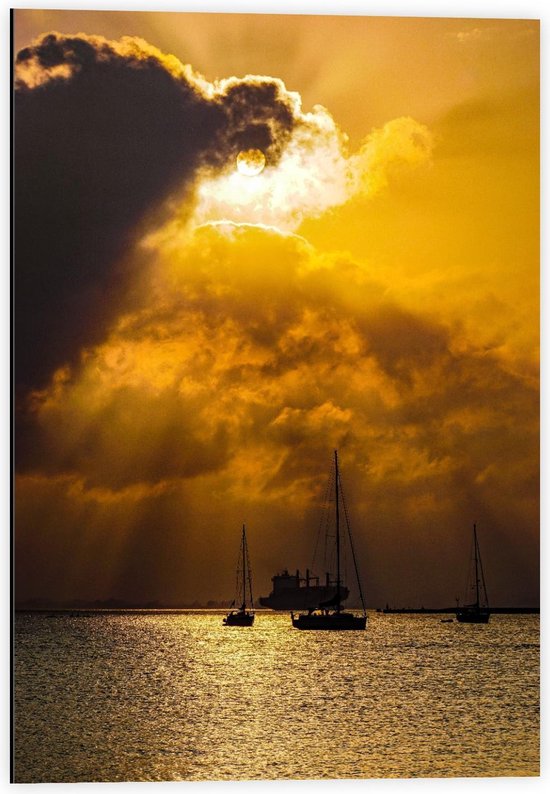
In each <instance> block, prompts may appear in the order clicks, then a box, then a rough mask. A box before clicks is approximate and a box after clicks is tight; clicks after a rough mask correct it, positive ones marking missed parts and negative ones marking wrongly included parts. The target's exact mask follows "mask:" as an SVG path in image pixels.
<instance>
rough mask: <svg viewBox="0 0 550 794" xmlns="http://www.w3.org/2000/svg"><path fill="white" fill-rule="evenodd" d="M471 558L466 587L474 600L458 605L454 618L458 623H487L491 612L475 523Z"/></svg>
mask: <svg viewBox="0 0 550 794" xmlns="http://www.w3.org/2000/svg"><path fill="white" fill-rule="evenodd" d="M472 558H473V559H472V566H471V569H470V574H469V578H470V582H469V584H470V587H469V588H468V592H470V591H471V590H473V591H474V593H475V601H474V602H473V603H471V604H466V605H465V606H463V607H458V608H457V610H456V619H457V621H458V622H459V623H488V622H489V617H490V615H491V612H490V610H489V599H488V598H487V588H486V586H485V576H484V574H483V565H482V563H481V553H480V551H479V542H478V539H477V528H476V525H475V524H474V536H473V552H472ZM472 576H473V581H472Z"/></svg>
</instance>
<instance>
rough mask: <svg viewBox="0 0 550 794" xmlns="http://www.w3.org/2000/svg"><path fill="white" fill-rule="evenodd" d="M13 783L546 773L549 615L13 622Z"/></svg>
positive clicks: (25, 617) (101, 617)
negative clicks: (469, 619) (358, 623)
mask: <svg viewBox="0 0 550 794" xmlns="http://www.w3.org/2000/svg"><path fill="white" fill-rule="evenodd" d="M15 628H16V656H15V658H16V665H15V671H16V674H15V751H16V752H15V755H16V758H15V778H16V781H17V782H47V781H108V780H110V781H121V780H132V781H136V780H220V779H259V778H263V779H283V778H296V779H303V778H359V777H363V778H366V777H434V776H435V777H439V776H442V777H446V776H494V775H506V776H508V775H520V776H521V775H538V774H539V620H538V617H537V616H528V615H519V616H508V615H493V616H492V618H491V622H490V623H489V625H487V626H475V625H470V626H469V625H461V624H458V623H456V622H453V623H442V622H441V616H438V615H382V614H376V613H374V614H371V615H369V623H368V627H367V631H365V632H361V631H358V632H342V633H340V632H300V631H298V630H296V629H293V628H292V627H291V625H290V618H289V616H288V615H278V614H273V613H268V614H264V613H259V614H257V616H256V625H255V626H254V627H253V628H226V627H224V626H223V625H222V615H221V614H220V613H217V612H202V613H201V612H194V613H192V612H189V613H177V614H175V613H162V612H157V613H139V612H138V613H118V614H113V613H90V614H88V615H84V616H70V615H68V614H58V615H46V614H36V613H35V614H18V615H17V617H16V621H15Z"/></svg>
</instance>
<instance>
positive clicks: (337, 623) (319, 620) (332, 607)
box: [291, 450, 367, 631]
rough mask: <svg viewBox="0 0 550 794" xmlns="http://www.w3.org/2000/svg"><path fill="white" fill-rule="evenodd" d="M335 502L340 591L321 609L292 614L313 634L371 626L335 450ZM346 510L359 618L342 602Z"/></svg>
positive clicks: (298, 624)
mask: <svg viewBox="0 0 550 794" xmlns="http://www.w3.org/2000/svg"><path fill="white" fill-rule="evenodd" d="M334 492H335V496H334V502H335V545H336V581H335V585H336V592H335V593H334V595H333V596H332V597H331V598H329V599H327V600H325V601H321V602H320V603H319V604H318V605H317V607H311V608H309V609H308V611H307V612H305V613H302V614H299V615H294V612H291V620H292V625H293V626H294V628H296V629H302V630H309V631H349V630H362V629H364V628H365V627H366V625H367V611H366V609H365V602H364V599H363V593H362V590H361V581H360V578H359V571H358V568H357V561H356V558H355V551H354V548H353V540H352V537H351V530H350V526H349V521H348V518H347V510H346V506H345V503H344V502H343V495H342V488H341V482H340V472H339V469H338V451H337V450H334ZM341 501H342V506H343V508H344V515H345V519H346V521H345V523H346V528H347V536H348V540H349V546H350V549H351V553H352V556H353V564H354V570H355V575H356V577H357V586H358V589H359V596H360V598H361V605H362V607H363V614H362V615H355V614H354V613H353V612H345V611H344V610H343V608H342V601H344V600H345V599H346V598H347V594H348V589H347V588H346V587H344V585H343V582H342V576H341V537H340V503H341Z"/></svg>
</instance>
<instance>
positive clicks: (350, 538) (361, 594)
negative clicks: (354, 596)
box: [340, 480, 367, 614]
mask: <svg viewBox="0 0 550 794" xmlns="http://www.w3.org/2000/svg"><path fill="white" fill-rule="evenodd" d="M340 495H341V497H342V505H343V507H344V517H345V519H346V527H347V530H348V537H349V545H350V548H351V556H352V558H353V567H354V568H355V576H356V578H357V586H358V588H359V598H360V599H361V606H362V607H363V612H364V613H365V614H366V612H367V608H366V606H365V599H364V597H363V588H362V587H361V577H360V576H359V568H358V567H357V559H356V557H355V546H354V545H353V536H352V534H351V526H350V521H349V515H348V508H347V505H346V500H345V498H344V489H343V487H342V481H341V480H340Z"/></svg>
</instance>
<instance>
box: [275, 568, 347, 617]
mask: <svg viewBox="0 0 550 794" xmlns="http://www.w3.org/2000/svg"><path fill="white" fill-rule="evenodd" d="M271 581H272V583H273V590H272V591H271V593H270V594H269V595H268V596H261V597H260V604H261V606H263V607H269V609H278V610H281V611H284V610H291V609H316V608H317V607H318V606H319V604H320V603H322V602H324V601H329V600H330V599H332V598H334V597H335V596H336V593H337V585H336V580H334V579H331V578H330V575H329V574H328V573H327V574H325V582H324V584H320V581H319V577H318V576H315V575H314V574H311V573H310V571H309V569H307V570H306V575H305V576H301V575H300V571H299V570H298V571H296V574H291V573H289V572H288V570H287V569H286V568H285V570H284V571H283V572H282V573H276V574H275V576H274V577H273V578H272V579H271ZM348 595H349V590H348V588H347V587H344V586H343V585H340V598H341V600H342V601H344V600H345V599H346V598H347V597H348Z"/></svg>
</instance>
